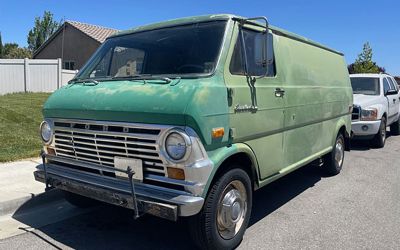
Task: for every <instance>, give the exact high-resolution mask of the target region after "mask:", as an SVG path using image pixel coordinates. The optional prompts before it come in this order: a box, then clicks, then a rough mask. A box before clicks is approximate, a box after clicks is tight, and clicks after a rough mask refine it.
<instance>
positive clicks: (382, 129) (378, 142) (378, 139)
mask: <svg viewBox="0 0 400 250" xmlns="http://www.w3.org/2000/svg"><path fill="white" fill-rule="evenodd" d="M385 142H386V118H385V117H382V119H381V125H380V126H379V131H378V133H377V134H376V135H375V136H374V139H372V143H373V145H374V146H375V147H377V148H383V147H384V146H385Z"/></svg>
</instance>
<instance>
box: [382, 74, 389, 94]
mask: <svg viewBox="0 0 400 250" xmlns="http://www.w3.org/2000/svg"><path fill="white" fill-rule="evenodd" d="M389 89H390V84H389V82H388V80H387V79H386V77H385V78H383V94H386V92H387V91H388V90H389Z"/></svg>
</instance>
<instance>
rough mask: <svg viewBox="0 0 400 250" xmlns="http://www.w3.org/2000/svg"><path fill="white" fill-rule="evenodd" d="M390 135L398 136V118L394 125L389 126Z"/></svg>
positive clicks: (399, 122)
mask: <svg viewBox="0 0 400 250" xmlns="http://www.w3.org/2000/svg"><path fill="white" fill-rule="evenodd" d="M390 134H392V135H400V118H399V120H397V121H396V122H395V123H393V124H392V125H390Z"/></svg>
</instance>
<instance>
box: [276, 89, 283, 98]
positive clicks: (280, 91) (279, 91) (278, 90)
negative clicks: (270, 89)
mask: <svg viewBox="0 0 400 250" xmlns="http://www.w3.org/2000/svg"><path fill="white" fill-rule="evenodd" d="M284 95H285V90H283V89H281V88H276V89H275V97H283V96H284Z"/></svg>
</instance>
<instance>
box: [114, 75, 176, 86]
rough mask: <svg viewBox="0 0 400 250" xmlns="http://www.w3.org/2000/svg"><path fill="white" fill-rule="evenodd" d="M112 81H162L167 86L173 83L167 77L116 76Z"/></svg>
mask: <svg viewBox="0 0 400 250" xmlns="http://www.w3.org/2000/svg"><path fill="white" fill-rule="evenodd" d="M111 79H112V80H161V81H164V82H165V84H169V83H171V82H172V80H171V78H168V77H165V76H157V75H132V76H114V77H112V78H111ZM145 83H146V81H145Z"/></svg>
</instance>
